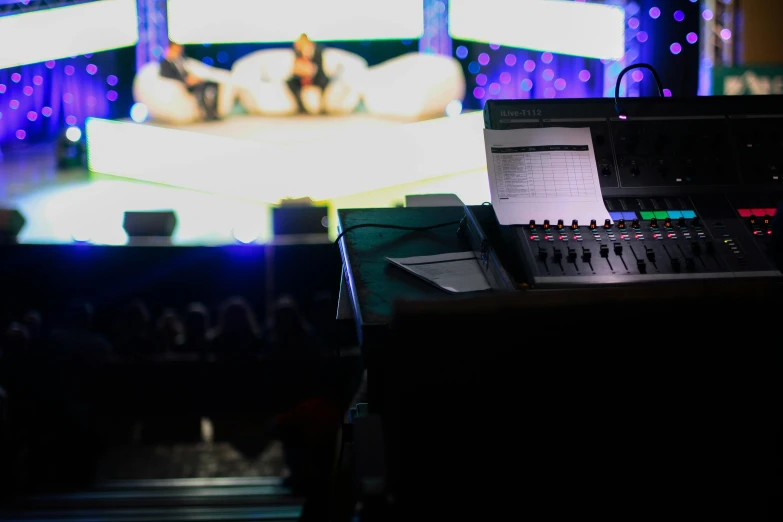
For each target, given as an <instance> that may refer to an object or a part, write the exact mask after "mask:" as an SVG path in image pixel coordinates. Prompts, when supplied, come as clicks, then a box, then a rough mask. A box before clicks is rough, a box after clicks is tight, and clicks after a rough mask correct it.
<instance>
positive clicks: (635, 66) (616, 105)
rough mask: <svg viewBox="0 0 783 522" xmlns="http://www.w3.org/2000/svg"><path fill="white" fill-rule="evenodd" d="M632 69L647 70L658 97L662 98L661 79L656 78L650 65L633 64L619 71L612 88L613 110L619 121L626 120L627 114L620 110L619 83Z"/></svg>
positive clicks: (656, 72)
mask: <svg viewBox="0 0 783 522" xmlns="http://www.w3.org/2000/svg"><path fill="white" fill-rule="evenodd" d="M634 69H647V70H649V71H650V72H651V73H652V75H653V78H655V85H656V86H657V87H658V96H660V97H661V98H663V83H661V77H660V76H658V71H656V70H655V68H654V67H653V66H652V65H650V64H649V63H635V64H633V65H629V66H628V67H626V68H625V69H623V70H622V71H620V74H618V75H617V84H615V86H614V110H615V111H617V116H618V117H619V118H620V119H621V120H627V119H628V114H627V113H626V112H625V111H623V110H622V109H621V108H620V82H622V81H623V76H625V73H627V72H628V71H632V70H634Z"/></svg>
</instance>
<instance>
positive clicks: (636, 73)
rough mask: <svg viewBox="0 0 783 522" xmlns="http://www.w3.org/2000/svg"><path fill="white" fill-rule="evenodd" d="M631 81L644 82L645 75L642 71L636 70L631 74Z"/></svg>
mask: <svg viewBox="0 0 783 522" xmlns="http://www.w3.org/2000/svg"><path fill="white" fill-rule="evenodd" d="M631 79H633V81H635V82H637V83H638V82H640V81H642V80H644V73H643V72H642V71H640V70H639V69H635V70H634V71H633V72H632V73H631Z"/></svg>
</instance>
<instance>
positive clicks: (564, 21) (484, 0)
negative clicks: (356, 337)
mask: <svg viewBox="0 0 783 522" xmlns="http://www.w3.org/2000/svg"><path fill="white" fill-rule="evenodd" d="M449 32H450V33H451V36H452V38H456V39H459V40H470V41H475V42H483V43H493V44H497V45H504V46H509V47H518V48H522V49H533V50H537V51H549V52H552V53H557V54H569V55H574V56H584V57H587V58H601V59H610V60H616V59H618V58H620V57H621V56H622V55H623V54H624V53H625V11H623V9H622V8H621V7H616V6H610V5H601V4H588V3H584V2H572V1H570V0H569V1H560V0H450V2H449Z"/></svg>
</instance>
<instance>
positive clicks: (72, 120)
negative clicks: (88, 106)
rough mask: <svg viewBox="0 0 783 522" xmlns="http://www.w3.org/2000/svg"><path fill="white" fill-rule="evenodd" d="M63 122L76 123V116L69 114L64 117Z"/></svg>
mask: <svg viewBox="0 0 783 522" xmlns="http://www.w3.org/2000/svg"><path fill="white" fill-rule="evenodd" d="M65 123H67V124H68V125H76V116H74V115H73V114H71V115H70V116H68V117H67V118H65Z"/></svg>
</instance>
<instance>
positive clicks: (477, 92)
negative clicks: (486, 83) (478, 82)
mask: <svg viewBox="0 0 783 522" xmlns="http://www.w3.org/2000/svg"><path fill="white" fill-rule="evenodd" d="M485 95H486V92H485V91H484V88H483V87H476V88H475V89H473V97H474V98H477V99H479V100H480V99H482V98H483V97H484V96H485Z"/></svg>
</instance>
